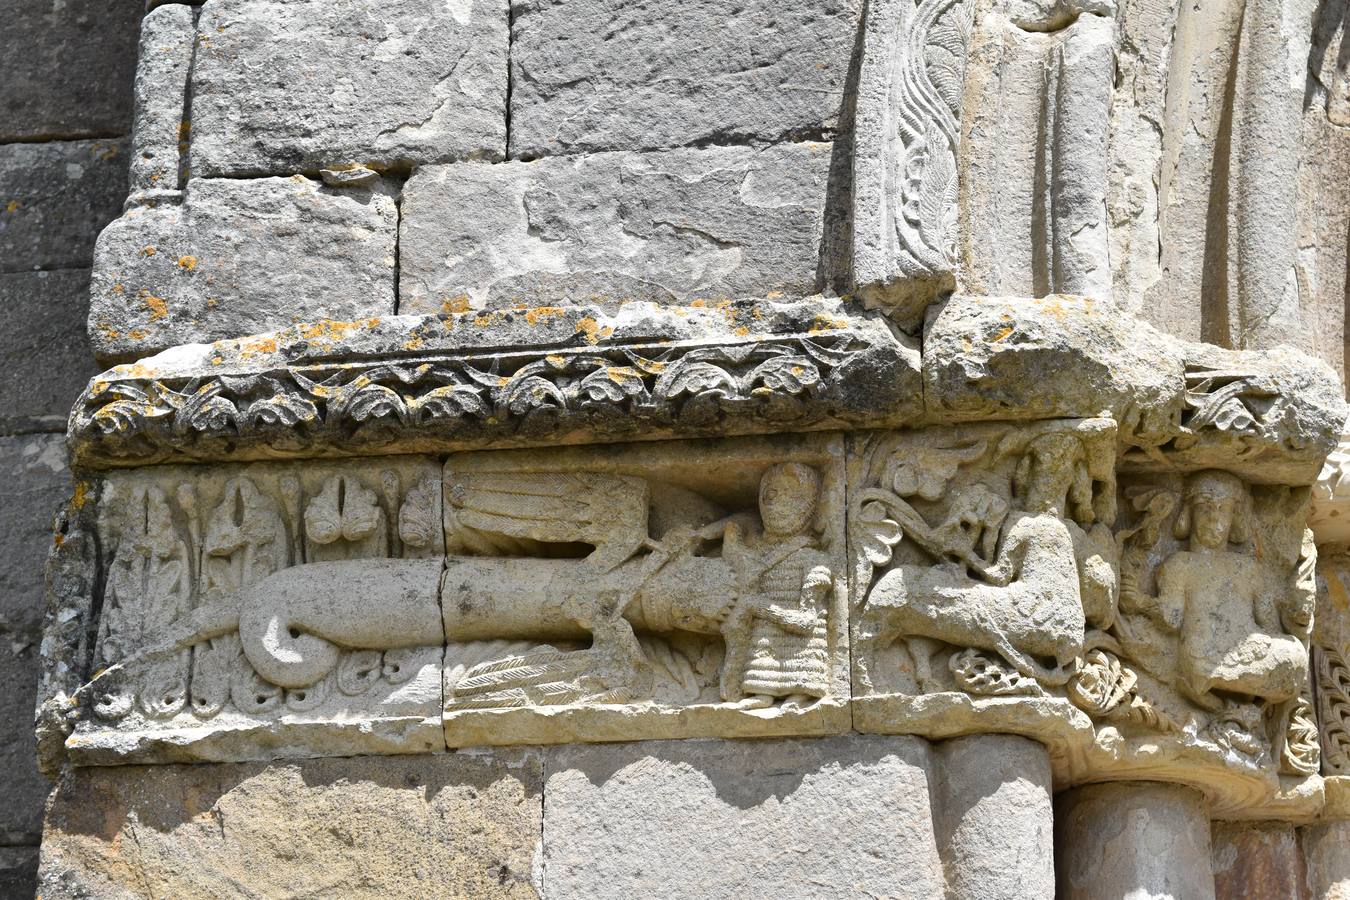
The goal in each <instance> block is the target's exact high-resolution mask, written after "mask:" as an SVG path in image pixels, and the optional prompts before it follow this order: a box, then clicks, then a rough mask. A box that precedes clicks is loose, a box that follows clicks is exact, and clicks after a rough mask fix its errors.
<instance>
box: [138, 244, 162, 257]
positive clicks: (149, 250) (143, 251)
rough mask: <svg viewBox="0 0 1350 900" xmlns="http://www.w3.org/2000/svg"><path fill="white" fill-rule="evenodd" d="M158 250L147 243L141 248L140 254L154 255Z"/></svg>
mask: <svg viewBox="0 0 1350 900" xmlns="http://www.w3.org/2000/svg"><path fill="white" fill-rule="evenodd" d="M158 252H159V251H158V250H156V249H155V248H154V246H153V245H151V244H147V245H145V246H144V247H142V248H141V256H154V255H155V254H156V253H158Z"/></svg>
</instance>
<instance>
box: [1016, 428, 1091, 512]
mask: <svg viewBox="0 0 1350 900" xmlns="http://www.w3.org/2000/svg"><path fill="white" fill-rule="evenodd" d="M1013 489H1014V490H1015V491H1017V492H1018V493H1020V494H1021V495H1022V497H1023V504H1024V505H1025V506H1026V508H1027V509H1028V510H1029V511H1031V512H1051V511H1053V512H1057V513H1060V514H1061V515H1063V514H1066V513H1069V512H1070V510H1068V509H1066V506H1067V505H1068V501H1072V505H1073V509H1072V511H1071V512H1072V514H1073V517H1074V518H1075V519H1078V520H1079V521H1080V522H1083V523H1084V524H1086V523H1088V522H1091V521H1092V520H1093V519H1094V518H1095V516H1094V514H1093V509H1092V479H1091V477H1090V476H1089V475H1088V471H1087V465H1086V464H1085V463H1084V462H1083V442H1082V441H1080V440H1079V439H1078V437H1077V436H1075V435H1072V434H1067V433H1065V432H1062V431H1052V432H1050V433H1049V434H1043V435H1041V436H1040V437H1038V438H1036V439H1035V440H1033V441H1032V442H1031V445H1030V446H1028V447H1027V451H1026V453H1025V454H1023V456H1022V459H1021V461H1020V462H1018V464H1017V471H1016V472H1015V473H1014V474H1013Z"/></svg>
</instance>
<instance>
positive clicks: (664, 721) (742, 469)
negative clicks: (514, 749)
mask: <svg viewBox="0 0 1350 900" xmlns="http://www.w3.org/2000/svg"><path fill="white" fill-rule="evenodd" d="M842 456H843V442H842V439H841V438H839V437H837V436H830V435H821V436H818V437H812V438H804V439H792V440H789V439H776V440H767V439H759V440H755V439H746V440H743V441H737V442H722V443H719V444H712V443H704V442H700V443H693V444H688V443H684V444H653V445H635V446H630V447H621V448H613V449H612V450H611V451H608V452H595V451H589V452H588V451H583V450H579V449H577V450H567V451H561V452H550V453H543V452H536V451H516V452H512V453H478V454H461V455H459V456H452V457H451V458H450V460H449V462H448V463H447V465H446V475H445V479H446V480H445V487H446V494H445V496H446V546H447V552H448V556H447V567H446V573H445V580H444V583H443V586H442V596H441V609H442V611H443V615H444V617H445V632H446V637H447V639H448V644H447V649H446V667H445V698H446V700H445V703H446V722H445V730H446V739H447V742H448V744H449V746H451V747H457V746H472V745H475V744H484V743H487V744H496V743H555V742H560V741H568V740H618V739H628V738H632V737H689V736H699V735H724V736H742V737H751V736H760V735H769V734H821V733H830V732H837V731H841V730H846V729H847V728H848V722H849V719H848V708H847V698H848V643H847V621H846V610H845V595H846V583H847V579H846V575H845V571H844V543H845V541H844V527H843V521H844V520H843V515H844V510H843V504H844V486H843V466H842ZM713 460H716V462H715V464H711V465H710V463H712V461H713Z"/></svg>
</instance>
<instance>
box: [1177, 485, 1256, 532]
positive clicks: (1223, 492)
mask: <svg viewBox="0 0 1350 900" xmlns="http://www.w3.org/2000/svg"><path fill="white" fill-rule="evenodd" d="M1245 497H1246V489H1245V488H1244V487H1243V484H1242V482H1241V481H1239V480H1238V479H1237V478H1236V477H1234V476H1232V475H1229V474H1227V473H1224V472H1202V473H1200V474H1199V475H1196V476H1194V477H1193V478H1192V479H1191V483H1190V484H1189V485H1188V490H1187V498H1186V502H1187V505H1188V507H1189V514H1190V529H1191V541H1192V543H1193V544H1196V545H1199V546H1201V547H1208V548H1210V549H1211V550H1221V549H1223V548H1224V547H1225V546H1227V544H1228V541H1229V539H1230V538H1231V537H1232V531H1233V525H1234V524H1235V521H1236V517H1237V515H1238V513H1239V511H1240V509H1239V506H1240V504H1241V503H1242V502H1243V500H1244V499H1245Z"/></svg>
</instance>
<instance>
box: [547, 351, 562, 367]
mask: <svg viewBox="0 0 1350 900" xmlns="http://www.w3.org/2000/svg"><path fill="white" fill-rule="evenodd" d="M544 359H546V360H548V364H549V365H550V366H561V365H562V364H563V363H565V362H566V361H567V360H566V359H565V358H564V357H562V356H559V355H558V354H557V353H550V354H549V355H548V356H546V357H544Z"/></svg>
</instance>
